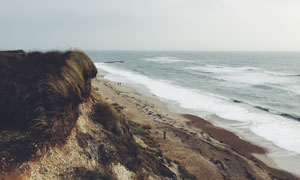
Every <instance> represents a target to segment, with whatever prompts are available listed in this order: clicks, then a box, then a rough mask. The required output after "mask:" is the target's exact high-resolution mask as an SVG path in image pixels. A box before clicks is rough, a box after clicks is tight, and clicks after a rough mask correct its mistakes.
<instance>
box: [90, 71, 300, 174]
mask: <svg viewBox="0 0 300 180" xmlns="http://www.w3.org/2000/svg"><path fill="white" fill-rule="evenodd" d="M93 86H94V87H96V89H97V92H98V93H99V94H101V96H102V98H103V99H105V100H106V101H107V102H109V103H111V104H113V105H114V106H115V107H117V108H118V109H119V110H120V111H121V112H122V113H123V114H124V115H125V116H126V117H128V118H129V119H130V120H132V121H134V122H136V123H138V124H141V125H148V126H150V127H151V129H150V130H149V133H150V136H151V137H152V138H153V139H154V141H155V142H156V143H157V144H158V146H159V148H160V149H161V150H162V153H163V154H164V155H165V156H166V157H168V158H170V159H172V160H175V161H177V162H179V163H180V164H182V165H183V166H185V168H186V169H187V170H188V171H189V172H190V173H192V174H194V175H195V176H196V177H197V178H198V179H276V178H277V179H300V178H299V177H296V176H295V175H292V174H290V173H288V172H285V171H282V170H279V169H276V167H277V166H276V164H275V163H274V162H273V161H272V159H270V158H268V157H267V156H266V155H265V152H266V151H265V150H264V149H263V148H261V147H259V146H257V145H253V144H251V143H249V142H246V141H244V140H242V139H240V138H239V137H238V136H237V135H235V134H234V133H232V132H229V131H227V130H225V129H222V128H219V127H215V126H214V125H212V124H211V123H210V122H208V121H206V120H204V119H202V118H200V117H197V116H193V115H190V114H177V113H174V112H171V111H169V109H168V108H167V104H166V103H164V102H162V101H160V100H158V99H156V98H153V97H151V96H143V95H141V94H140V93H138V92H137V91H136V90H134V89H132V88H129V87H127V86H125V85H121V84H119V83H116V82H111V81H109V80H106V79H105V78H104V76H103V75H98V76H97V80H94V81H93ZM164 132H166V139H164V138H163V134H164ZM136 141H137V142H139V143H140V144H141V145H142V146H145V144H144V143H143V141H141V140H140V138H139V137H136ZM254 155H255V156H254ZM258 157H259V159H258ZM262 160H263V161H262ZM266 164H267V165H266Z"/></svg>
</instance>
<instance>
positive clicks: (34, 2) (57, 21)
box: [0, 0, 300, 51]
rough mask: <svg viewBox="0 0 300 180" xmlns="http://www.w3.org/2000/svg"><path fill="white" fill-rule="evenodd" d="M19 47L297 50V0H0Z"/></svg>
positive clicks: (7, 39)
mask: <svg viewBox="0 0 300 180" xmlns="http://www.w3.org/2000/svg"><path fill="white" fill-rule="evenodd" d="M19 48H21V49H26V50H33V49H68V48H79V49H84V50H88V49H90V50H91V49H93V50H204V51H205V50H212V51H214V50H225V51H226V50H246V51H247V50H248V51H255V50H259V51H264V50H269V51H299V50H300V0H1V1H0V49H2V50H3V49H19Z"/></svg>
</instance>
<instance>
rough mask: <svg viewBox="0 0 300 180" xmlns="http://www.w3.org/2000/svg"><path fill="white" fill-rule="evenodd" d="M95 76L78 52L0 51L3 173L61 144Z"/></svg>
mask: <svg viewBox="0 0 300 180" xmlns="http://www.w3.org/2000/svg"><path fill="white" fill-rule="evenodd" d="M96 74H97V69H96V67H95V66H94V64H93V62H92V61H91V60H90V59H89V57H88V56H86V55H85V54H84V53H83V52H80V51H68V52H65V53H63V52H58V51H53V52H46V53H41V52H30V53H25V52H24V51H4V52H0V77H1V78H0V86H1V89H0V116H1V119H0V130H1V132H0V148H1V152H0V156H1V157H4V158H2V159H0V170H1V168H2V169H4V168H6V167H7V166H9V165H10V164H13V163H14V162H22V161H25V160H28V159H29V158H30V157H31V156H32V155H33V154H34V153H35V151H36V150H37V149H39V148H41V146H45V145H54V144H57V143H63V142H64V140H65V139H66V137H67V136H68V135H69V134H70V131H71V129H72V128H73V127H74V125H75V123H76V119H77V117H78V113H79V112H78V105H79V104H80V103H81V102H82V101H84V100H85V99H86V98H88V96H89V95H90V91H91V79H92V78H94V77H95V76H96Z"/></svg>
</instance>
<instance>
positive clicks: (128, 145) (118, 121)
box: [90, 101, 175, 179]
mask: <svg viewBox="0 0 300 180" xmlns="http://www.w3.org/2000/svg"><path fill="white" fill-rule="evenodd" d="M90 117H91V119H92V120H93V121H94V122H97V123H99V124H100V125H101V126H102V127H103V129H105V130H106V132H107V136H108V138H107V139H109V141H110V142H108V144H112V145H113V146H114V147H113V148H111V149H105V147H104V146H101V148H100V147H99V154H100V155H99V156H100V157H102V158H103V161H105V162H100V163H102V164H110V163H113V162H120V163H121V164H122V165H124V166H125V167H127V168H128V169H129V170H130V171H133V172H135V173H136V175H137V178H138V179H145V178H147V173H149V172H152V173H154V174H156V175H158V176H164V177H168V178H174V177H175V175H174V173H172V172H171V171H170V170H169V169H168V168H167V167H166V166H165V165H163V164H162V162H161V159H159V157H157V156H155V155H154V153H155V152H152V151H150V150H149V151H147V150H146V149H143V148H141V147H140V146H139V145H138V144H137V143H136V142H135V140H134V138H133V133H134V132H135V131H136V130H138V131H139V132H140V133H141V134H143V135H146V134H147V133H145V132H144V131H143V128H142V127H140V126H139V128H138V129H135V128H134V127H133V126H132V121H127V120H126V119H125V117H124V116H123V115H122V114H121V113H119V112H118V111H117V110H116V109H115V108H114V107H112V105H110V104H108V103H105V102H102V101H100V102H98V103H96V104H95V105H94V107H93V111H92V114H91V116H90ZM134 125H135V124H134ZM107 152H109V154H107ZM106 154H107V155H106Z"/></svg>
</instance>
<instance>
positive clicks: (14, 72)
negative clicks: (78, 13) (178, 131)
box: [0, 51, 195, 180]
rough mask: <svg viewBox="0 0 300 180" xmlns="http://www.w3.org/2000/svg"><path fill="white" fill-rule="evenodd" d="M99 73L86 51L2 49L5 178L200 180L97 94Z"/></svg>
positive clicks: (0, 163) (1, 168)
mask: <svg viewBox="0 0 300 180" xmlns="http://www.w3.org/2000/svg"><path fill="white" fill-rule="evenodd" d="M96 74H97V69H96V68H95V66H94V64H93V62H92V61H91V60H90V59H89V58H88V57H87V56H86V55H85V54H84V53H83V52H80V51H68V52H56V51H54V52H46V53H41V52H31V53H26V52H24V51H5V52H0V77H1V78H0V85H1V89H0V115H1V119H0V157H1V158H0V179H1V180H2V179H122V180H123V179H195V177H194V176H192V175H190V174H189V173H188V172H187V171H185V170H184V168H183V167H182V166H180V165H178V163H174V162H172V161H171V160H169V159H167V158H165V157H164V156H163V154H162V153H161V151H160V150H159V149H157V146H156V145H155V143H154V142H153V141H152V140H151V137H150V136H149V135H148V133H147V129H148V128H149V127H148V128H143V127H140V126H139V125H138V124H133V123H132V122H131V121H129V120H128V119H127V118H126V117H125V116H124V115H123V114H121V113H120V111H118V109H116V108H114V107H113V106H111V105H110V104H108V103H106V102H105V101H104V100H103V99H102V98H101V95H99V94H96V93H94V92H93V90H92V89H93V88H92V87H91V79H92V78H94V77H95V76H96ZM100 94H101V92H100ZM136 131H138V132H140V133H143V135H144V137H145V139H146V140H147V141H146V140H145V146H143V147H142V146H141V145H139V144H137V143H136V139H135V138H134V135H133V133H134V132H136Z"/></svg>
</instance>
